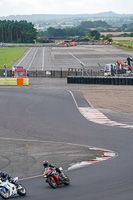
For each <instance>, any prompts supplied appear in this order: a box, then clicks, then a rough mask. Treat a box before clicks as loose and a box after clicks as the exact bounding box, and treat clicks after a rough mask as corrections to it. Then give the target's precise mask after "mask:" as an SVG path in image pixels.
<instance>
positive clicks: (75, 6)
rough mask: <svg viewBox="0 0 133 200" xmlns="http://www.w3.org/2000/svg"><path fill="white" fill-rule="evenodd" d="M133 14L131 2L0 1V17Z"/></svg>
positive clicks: (116, 0) (128, 0)
mask: <svg viewBox="0 0 133 200" xmlns="http://www.w3.org/2000/svg"><path fill="white" fill-rule="evenodd" d="M108 11H113V12H116V13H118V14H123V13H124V14H133V0H127V1H125V0H0V16H8V15H25V14H26V15H31V14H93V13H99V12H108Z"/></svg>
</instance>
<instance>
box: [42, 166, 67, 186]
mask: <svg viewBox="0 0 133 200" xmlns="http://www.w3.org/2000/svg"><path fill="white" fill-rule="evenodd" d="M60 170H61V171H62V170H63V169H62V168H60ZM62 174H63V177H62V176H61V174H59V173H58V172H57V171H56V170H55V169H52V168H50V167H48V168H47V169H45V171H44V174H43V177H44V178H45V179H46V182H47V183H48V184H49V185H50V186H51V187H52V188H57V186H58V185H63V184H64V185H66V186H67V185H69V184H70V181H69V178H68V176H67V175H66V174H64V172H62Z"/></svg>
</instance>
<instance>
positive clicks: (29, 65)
mask: <svg viewBox="0 0 133 200" xmlns="http://www.w3.org/2000/svg"><path fill="white" fill-rule="evenodd" d="M37 51H38V48H37V49H36V52H35V54H34V56H33V58H32V60H31V62H30V64H29V67H28V68H27V70H29V69H30V67H31V64H32V62H33V60H34V58H35V56H36V54H37Z"/></svg>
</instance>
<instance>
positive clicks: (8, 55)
mask: <svg viewBox="0 0 133 200" xmlns="http://www.w3.org/2000/svg"><path fill="white" fill-rule="evenodd" d="M26 50H27V47H9V48H8V47H2V48H0V69H4V64H5V65H6V67H7V68H10V67H11V66H12V65H13V63H15V62H16V61H17V60H18V59H19V58H21V57H22V55H23V54H24V52H25V51H26Z"/></svg>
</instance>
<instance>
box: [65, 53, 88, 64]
mask: <svg viewBox="0 0 133 200" xmlns="http://www.w3.org/2000/svg"><path fill="white" fill-rule="evenodd" d="M68 53H69V54H70V55H71V56H72V57H73V58H75V59H76V60H77V61H78V62H80V63H82V64H83V65H85V64H84V63H83V62H82V61H81V60H79V59H78V58H77V57H76V56H74V55H73V54H72V53H70V52H69V51H68Z"/></svg>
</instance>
